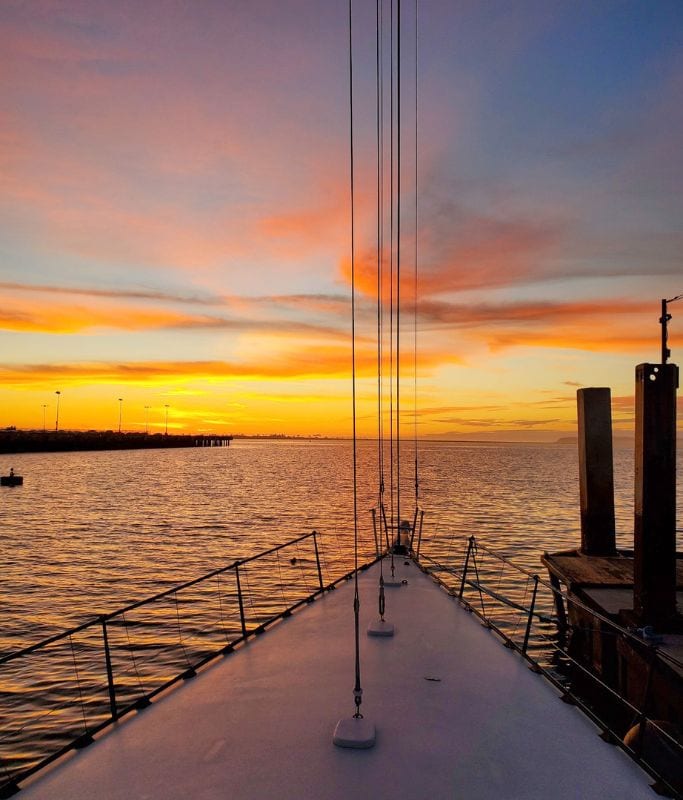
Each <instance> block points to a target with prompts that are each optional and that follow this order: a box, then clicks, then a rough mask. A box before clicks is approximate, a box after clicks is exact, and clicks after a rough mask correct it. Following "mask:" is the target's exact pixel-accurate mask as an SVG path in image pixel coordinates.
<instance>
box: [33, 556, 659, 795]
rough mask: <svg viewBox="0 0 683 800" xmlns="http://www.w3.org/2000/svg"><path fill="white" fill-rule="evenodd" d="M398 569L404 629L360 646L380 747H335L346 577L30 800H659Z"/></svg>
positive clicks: (86, 753) (340, 711) (505, 656)
mask: <svg viewBox="0 0 683 800" xmlns="http://www.w3.org/2000/svg"><path fill="white" fill-rule="evenodd" d="M398 569H399V570H400V575H401V577H406V575H407V576H408V580H409V584H408V585H407V586H404V587H403V588H402V589H401V591H397V592H392V593H391V595H390V596H389V597H387V613H390V614H391V618H392V619H395V620H397V622H399V625H398V626H397V627H400V630H399V631H397V634H396V636H394V637H392V638H382V637H368V636H361V639H360V646H361V658H362V667H361V668H362V685H363V690H364V694H363V706H362V711H363V713H364V714H365V715H366V717H367V718H368V719H369V720H371V721H372V722H373V723H374V724H375V726H376V729H377V742H376V744H375V746H374V747H373V748H372V749H370V750H349V749H342V748H339V747H335V746H334V745H333V744H332V736H333V732H334V727H335V725H336V723H337V722H338V721H339V720H340V719H342V718H344V717H349V718H350V717H352V715H353V713H354V710H355V709H354V703H353V686H354V656H353V638H354V633H353V630H354V626H353V612H352V607H353V587H352V584H351V583H345V584H344V585H342V586H340V587H339V589H338V590H337V591H335V592H332V593H330V594H327V595H326V596H325V597H324V598H322V599H320V600H318V601H317V602H316V603H314V604H313V605H312V606H308V607H305V608H303V609H302V610H301V611H300V613H297V614H294V615H293V616H292V617H290V618H289V619H286V620H284V621H283V622H282V623H281V624H279V625H277V626H276V627H274V628H273V629H272V630H271V631H269V632H268V633H266V634H265V635H264V636H260V637H257V638H255V639H253V640H252V641H251V642H250V643H249V644H248V645H247V646H245V647H244V648H242V649H240V650H238V651H237V652H235V653H234V654H232V655H230V656H227V657H225V658H221V659H219V660H218V661H217V662H215V664H214V665H213V666H211V667H210V668H208V669H206V670H204V671H203V672H202V673H201V674H200V675H199V676H198V677H196V678H194V679H193V680H191V681H189V682H187V683H185V684H184V685H183V686H181V687H180V688H178V689H176V690H174V691H171V692H169V693H168V694H167V695H166V696H165V697H163V698H162V699H160V700H159V701H158V702H155V703H154V704H153V705H152V706H151V707H150V708H148V709H146V710H145V711H142V712H140V713H139V714H137V716H135V717H134V718H132V719H128V720H124V721H123V722H121V723H119V724H118V725H117V726H115V727H114V728H111V729H110V730H109V732H108V733H106V734H104V735H103V736H102V738H101V740H100V741H98V742H96V743H95V744H94V745H91V746H90V747H89V748H87V749H85V750H82V751H80V752H77V753H75V754H74V755H73V756H70V757H68V758H67V759H66V760H64V761H63V762H62V763H60V764H58V765H56V766H55V767H54V768H52V769H51V770H50V771H48V772H44V773H43V774H42V775H41V776H39V777H37V778H36V779H34V781H33V782H32V783H31V784H29V785H27V786H26V788H25V790H24V791H23V792H22V793H21V797H22V800H40V799H41V798H45V800H48V799H49V800H67V799H68V800H92V798H98V800H130V798H135V800H161V798H163V800H181V799H182V800H189V799H190V798H191V800H213V799H214V798H216V800H218V799H219V798H220V800H225V798H231V799H232V798H253V799H254V800H263V798H277V799H278V800H287V799H288V798H291V799H292V800H307V798H316V800H336V798H343V799H344V800H348V799H349V798H366V797H367V798H370V797H376V798H381V797H391V798H392V800H399V799H400V798H410V800H420V799H421V798H430V800H440V799H441V798H444V800H445V799H446V798H448V800H454V799H456V800H468V799H469V798H475V799H476V800H486V799H487V798H492V799H495V800H517V799H518V798H519V799H520V800H521V798H525V799H526V800H531V799H532V798H538V800H548V798H561V799H562V800H564V799H565V798H572V800H574V798H581V800H592V799H593V798H594V799H595V800H598V799H599V800H612V799H613V798H614V800H626V798H628V800H638V798H643V800H653V797H655V795H654V793H653V792H652V790H651V789H650V788H649V784H648V777H647V775H646V774H645V773H644V772H642V771H641V770H640V769H639V767H638V766H637V765H636V764H634V763H633V762H632V761H631V760H630V759H629V758H628V757H627V756H626V755H625V754H624V753H623V752H622V751H621V750H619V749H618V748H617V747H614V746H613V745H609V744H606V743H605V742H603V741H602V740H601V739H600V738H599V736H598V731H597V729H596V728H595V727H594V726H593V725H592V724H591V723H590V722H589V721H588V720H587V719H586V717H584V716H583V715H582V714H581V712H580V711H579V710H578V709H577V708H575V707H573V706H569V705H566V704H565V703H562V702H561V701H560V699H559V697H558V694H557V693H556V692H555V690H554V689H553V688H552V686H551V685H550V684H549V683H548V682H547V681H546V680H545V679H544V678H542V677H541V676H539V675H535V674H534V673H532V672H531V671H530V670H529V669H528V668H527V666H526V663H525V662H524V661H523V660H522V659H521V658H520V657H519V656H518V655H516V654H515V653H514V652H512V651H510V650H508V649H506V648H505V647H503V646H502V644H501V643H500V640H499V639H497V637H496V636H495V635H494V634H493V633H492V632H490V631H487V630H486V629H485V628H484V627H482V626H481V625H480V624H479V623H478V621H477V619H476V618H475V617H473V616H472V615H470V614H468V613H467V612H466V611H465V610H463V609H462V608H460V606H459V605H458V604H457V602H456V601H455V600H453V599H452V598H451V597H449V596H448V595H447V594H446V593H445V592H443V591H442V590H441V589H439V588H438V587H437V586H436V585H435V584H434V583H433V582H432V581H431V580H430V579H429V578H428V577H427V576H426V575H423V574H422V573H420V572H419V570H418V569H417V568H416V567H415V566H414V565H410V566H407V567H406V566H404V565H403V563H401V564H400V565H399V567H398ZM377 582H378V575H377V574H376V568H373V569H372V570H369V571H368V572H365V573H362V574H361V576H360V591H361V625H362V626H363V629H364V628H365V626H366V625H367V623H368V622H369V620H370V619H371V618H372V617H374V616H375V615H376V614H377ZM429 679H432V680H429ZM434 679H438V680H434Z"/></svg>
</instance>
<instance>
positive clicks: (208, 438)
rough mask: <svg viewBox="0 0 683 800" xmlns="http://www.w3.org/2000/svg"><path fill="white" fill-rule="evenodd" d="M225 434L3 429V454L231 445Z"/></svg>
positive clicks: (0, 433) (0, 447)
mask: <svg viewBox="0 0 683 800" xmlns="http://www.w3.org/2000/svg"><path fill="white" fill-rule="evenodd" d="M231 441H232V436H225V435H222V434H196V433H193V434H175V433H169V434H165V433H118V432H116V431H19V430H4V431H0V454H4V453H57V452H64V451H72V450H142V449H159V448H165V447H229V446H230V442H231Z"/></svg>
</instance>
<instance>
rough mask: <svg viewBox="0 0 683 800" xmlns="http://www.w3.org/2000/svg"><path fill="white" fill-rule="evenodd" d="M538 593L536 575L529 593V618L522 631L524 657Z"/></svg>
mask: <svg viewBox="0 0 683 800" xmlns="http://www.w3.org/2000/svg"><path fill="white" fill-rule="evenodd" d="M537 592H538V575H534V588H533V590H532V592H531V605H530V606H529V617H528V619H527V621H526V631H524V644H523V645H522V653H524V655H526V651H527V647H528V646H529V634H530V633H531V625H532V623H533V621H534V607H535V605H536V593H537Z"/></svg>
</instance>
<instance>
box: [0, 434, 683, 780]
mask: <svg viewBox="0 0 683 800" xmlns="http://www.w3.org/2000/svg"><path fill="white" fill-rule="evenodd" d="M402 454H403V456H404V461H403V466H402V469H401V492H400V497H401V500H400V502H401V509H402V511H401V516H402V517H404V518H412V514H413V509H414V504H415V494H414V473H413V469H414V467H413V463H414V457H413V451H412V446H411V445H410V444H408V443H405V444H403V445H402ZM632 455H633V453H632V450H629V449H622V450H620V449H617V450H616V451H615V488H616V511H617V530H618V531H619V534H618V539H619V544H620V546H631V545H632V527H633V526H632V515H633V498H632V495H633V466H632ZM12 461H13V466H14V467H15V470H16V471H17V472H19V473H20V474H23V475H24V476H25V482H24V486H23V487H21V489H16V490H11V491H6V492H3V498H2V500H3V502H2V505H1V506H0V523H1V526H0V551H1V553H2V559H3V563H4V564H5V575H4V582H3V588H2V592H3V596H2V598H1V600H2V607H3V617H4V621H5V624H4V626H3V633H2V639H1V640H0V651H3V652H8V651H11V650H16V649H19V648H20V647H23V646H26V645H29V644H32V643H34V642H36V641H37V640H39V639H41V638H44V637H45V636H47V635H51V634H53V633H55V632H58V631H61V630H63V629H65V628H68V627H70V626H73V625H76V624H78V623H81V622H83V621H84V620H87V619H91V618H92V617H95V616H97V615H99V614H103V613H108V612H111V611H113V610H115V609H117V608H120V607H121V606H124V605H126V604H128V603H131V602H134V601H137V600H140V599H142V598H145V597H149V596H152V595H154V594H157V593H158V592H160V591H162V590H164V589H167V588H169V587H171V586H173V585H177V584H179V583H182V582H184V581H187V580H190V579H193V578H196V577H198V576H200V575H202V574H203V573H206V572H209V571H210V570H214V569H216V568H218V567H221V566H226V565H228V564H230V563H231V562H233V561H234V560H235V559H238V558H240V559H241V558H245V557H247V556H250V555H253V554H255V553H257V552H260V551H263V550H266V549H268V548H270V547H272V546H273V545H274V544H279V543H282V542H284V541H287V540H289V539H291V538H293V537H295V536H299V535H301V534H304V533H309V532H310V531H312V530H317V531H318V532H319V533H320V540H319V544H320V548H321V560H322V571H323V579H324V582H325V583H329V582H331V581H332V580H333V579H334V578H336V577H338V576H339V575H340V574H342V573H343V572H345V571H347V570H348V569H350V567H351V566H352V563H353V558H352V544H353V518H352V472H351V468H352V462H351V444H350V443H349V442H337V441H310V442H309V441H252V442H249V441H239V440H238V441H237V442H234V443H233V445H232V446H231V447H230V448H201V449H196V450H194V449H193V450H167V451H158V450H155V451H151V450H150V451H142V450H137V451H118V452H107V453H56V454H48V455H39V454H30V455H22V456H13V457H12ZM419 461H420V469H419V477H420V498H419V502H420V505H421V506H422V507H423V508H424V509H425V524H424V530H423V543H422V552H423V553H424V554H426V555H429V556H431V557H433V558H436V559H439V560H443V561H447V562H449V563H451V564H455V565H459V564H461V563H462V561H463V558H464V552H465V547H466V540H467V537H468V536H470V535H472V534H474V535H476V536H477V537H480V538H481V539H482V540H483V541H484V542H485V543H487V544H488V545H489V546H490V547H493V548H497V549H499V550H502V551H503V552H505V553H506V554H507V555H509V556H511V557H512V558H513V559H514V560H515V561H516V562H518V563H519V564H520V565H521V566H525V567H527V568H528V569H530V570H532V571H534V572H537V571H540V562H539V558H540V555H541V553H542V552H543V551H545V550H553V549H564V548H570V547H575V546H577V545H578V543H579V538H580V536H579V526H580V522H579V507H578V477H577V457H576V450H575V448H574V447H571V446H568V445H518V444H510V445H500V444H498V445H495V444H480V445H478V444H465V443H438V442H432V443H428V444H425V445H421V446H420V451H419ZM377 463H378V453H377V447H376V444H375V443H371V442H363V443H361V445H360V447H359V490H360V496H359V501H358V508H359V513H360V520H359V522H360V527H359V536H360V542H361V555H362V557H368V556H369V555H370V554H371V552H372V550H373V549H374V542H373V532H372V524H371V516H370V513H369V509H370V508H371V507H372V506H373V505H375V504H376V500H377V497H376V485H377V475H376V473H377ZM386 463H387V467H388V454H387V459H386ZM680 474H681V472H680V471H679V475H680ZM385 480H386V485H387V487H389V486H390V484H391V478H390V476H389V474H388V469H387V476H386V479H385ZM386 502H387V505H388V506H389V507H390V508H391V506H392V503H391V500H390V499H387V501H386ZM397 505H398V499H397V496H396V493H395V494H394V503H393V506H394V512H396V511H397ZM680 527H681V526H680V523H679V531H680ZM479 566H480V569H481V573H482V577H483V578H486V579H487V580H489V581H490V582H491V583H492V585H494V586H495V588H496V590H497V591H499V592H503V593H506V594H507V595H509V596H510V597H512V598H515V599H516V600H517V602H520V603H523V602H524V601H525V600H526V596H527V593H528V589H529V586H528V582H526V581H524V580H520V576H519V574H516V573H514V571H513V570H510V569H509V568H503V567H501V565H500V563H499V562H495V561H494V560H492V559H489V560H488V561H487V560H486V559H485V558H483V557H482V558H481V559H480V563H479ZM240 575H241V580H242V591H243V592H244V596H245V616H246V618H247V627H248V629H249V630H251V629H253V628H254V627H256V626H258V625H259V624H260V622H261V621H262V620H264V619H265V618H266V617H268V616H269V615H270V614H272V613H275V612H277V611H278V610H282V609H284V608H286V607H287V606H288V605H291V604H292V603H293V602H295V601H296V600H297V599H298V598H300V597H301V596H302V595H305V594H306V593H310V592H311V591H313V590H314V589H315V587H316V585H317V581H318V575H317V569H316V564H315V554H314V551H313V549H312V540H310V539H309V540H307V541H306V542H303V543H300V544H298V545H296V546H294V547H292V548H291V550H286V551H282V552H280V553H277V554H273V555H271V556H269V557H268V558H265V559H263V560H260V561H258V562H254V563H251V564H249V565H245V566H243V567H241V568H240ZM521 622H522V617H521V614H520V613H518V612H517V611H514V610H512V611H510V612H508V613H507V618H506V619H505V620H504V624H505V625H507V626H508V628H507V629H508V631H509V632H510V633H513V632H517V630H518V629H519V627H520V623H521ZM239 632H240V616H239V608H238V603H237V589H236V584H235V576H234V573H230V572H229V573H224V574H223V575H220V576H214V577H213V578H211V579H209V580H207V581H205V582H202V583H201V584H199V585H196V586H193V587H188V588H187V589H184V590H181V591H179V592H177V593H173V594H171V595H169V596H166V597H164V598H160V599H159V600H157V601H154V602H153V603H150V604H147V605H145V606H142V607H141V608H138V609H135V610H133V611H130V612H127V613H126V615H125V616H122V617H120V618H117V619H116V620H114V621H112V622H111V623H110V624H109V625H108V636H109V644H110V646H111V652H112V662H113V663H112V666H113V670H114V674H115V676H116V678H115V680H116V692H117V700H118V702H119V703H121V704H122V705H126V704H127V703H130V702H133V701H134V700H135V698H136V696H139V695H140V694H144V693H147V692H149V691H150V690H151V689H153V688H154V687H155V686H158V685H160V684H161V683H163V682H164V681H165V680H168V679H170V678H171V677H173V676H175V675H177V674H179V673H180V672H182V671H183V670H184V669H185V668H186V667H187V666H188V665H189V663H190V662H192V661H193V660H196V659H197V658H199V657H201V656H202V655H203V654H205V653H207V652H209V651H211V650H214V651H215V650H216V649H217V648H220V647H221V646H223V645H224V644H225V643H226V642H227V641H229V640H230V639H231V638H234V637H235V636H236V635H239ZM0 670H1V675H2V689H1V690H0V707H1V708H0V711H2V714H3V717H4V718H5V719H6V720H8V724H7V725H5V726H4V727H3V733H2V737H1V739H0V758H2V759H3V760H4V763H5V764H7V763H8V758H9V762H11V763H12V765H13V766H15V767H16V766H17V765H24V766H25V765H27V764H30V763H32V762H33V761H35V759H36V758H37V757H38V756H39V755H40V753H41V752H43V751H44V750H45V749H48V750H49V749H50V748H53V749H55V745H56V746H60V745H61V744H66V743H67V742H68V741H69V740H70V739H72V738H73V737H74V736H77V735H79V732H82V731H80V728H82V729H83V730H85V729H86V728H87V727H89V726H90V727H92V726H93V725H96V724H97V723H98V722H99V721H103V720H104V719H106V717H107V714H108V710H109V709H108V697H107V676H106V670H105V665H104V661H103V658H102V632H101V630H100V627H99V626H98V625H95V626H93V627H92V628H88V629H87V630H85V631H82V632H80V633H78V634H74V635H73V636H72V637H69V638H68V639H66V640H62V641H60V642H57V643H55V644H53V645H51V646H50V647H48V648H45V649H44V650H41V651H40V652H38V653H36V654H34V655H32V656H31V657H30V658H27V659H19V660H16V661H12V662H10V663H9V664H6V665H4V666H2V667H0ZM75 693H77V694H78V697H79V698H80V699H82V704H80V705H76V706H74V704H73V702H72V701H73V699H74V696H75ZM3 746H4V750H3ZM8 749H9V756H8V752H7V751H8Z"/></svg>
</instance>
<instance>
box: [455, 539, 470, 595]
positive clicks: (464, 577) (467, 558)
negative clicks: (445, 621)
mask: <svg viewBox="0 0 683 800" xmlns="http://www.w3.org/2000/svg"><path fill="white" fill-rule="evenodd" d="M473 547H474V536H470V538H469V539H468V540H467V555H466V556H465V566H464V567H463V568H462V580H461V581H460V591H459V592H458V598H459V599H460V600H462V595H463V592H464V591H465V581H466V580H467V567H468V566H469V563H470V554H471V552H472V549H473Z"/></svg>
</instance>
